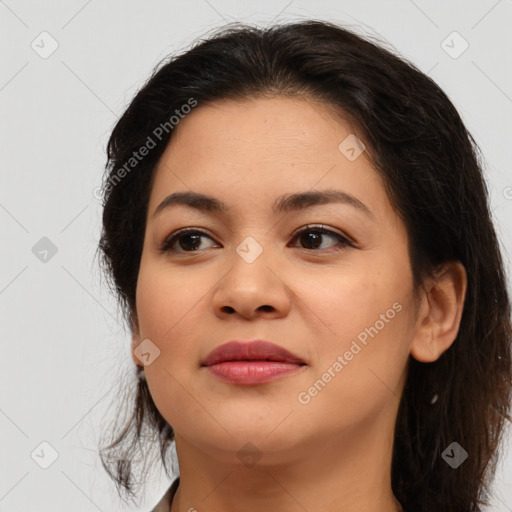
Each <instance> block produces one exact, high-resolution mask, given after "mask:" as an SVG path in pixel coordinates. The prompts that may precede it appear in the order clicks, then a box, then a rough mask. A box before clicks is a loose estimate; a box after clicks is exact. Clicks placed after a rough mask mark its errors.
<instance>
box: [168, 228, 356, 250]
mask: <svg viewBox="0 0 512 512" xmlns="http://www.w3.org/2000/svg"><path fill="white" fill-rule="evenodd" d="M315 229H317V230H320V231H324V232H323V233H322V234H324V235H328V236H334V237H339V238H341V239H342V240H344V241H345V242H346V243H347V244H348V245H351V246H355V245H356V243H357V242H356V241H355V240H354V239H353V238H351V237H350V236H348V235H346V234H345V233H343V232H338V231H337V230H335V229H334V228H331V227H329V226H326V225H325V224H306V225H305V226H301V227H300V228H298V229H296V230H295V231H294V232H293V234H292V235H291V238H292V240H293V239H295V238H296V237H297V236H298V235H300V234H301V233H302V232H304V231H314V230H315ZM186 233H191V234H199V235H201V236H207V237H208V238H210V239H211V240H213V241H215V242H216V240H215V237H214V236H212V235H210V234H209V233H208V232H206V231H205V230H204V228H194V227H186V228H181V229H178V230H176V231H174V232H173V233H171V234H170V235H168V236H167V237H166V238H165V239H164V241H163V243H162V246H166V245H167V244H170V243H173V244H174V243H175V242H176V239H177V238H178V237H179V236H180V235H183V234H186ZM216 243H219V242H216ZM178 252H193V251H178Z"/></svg>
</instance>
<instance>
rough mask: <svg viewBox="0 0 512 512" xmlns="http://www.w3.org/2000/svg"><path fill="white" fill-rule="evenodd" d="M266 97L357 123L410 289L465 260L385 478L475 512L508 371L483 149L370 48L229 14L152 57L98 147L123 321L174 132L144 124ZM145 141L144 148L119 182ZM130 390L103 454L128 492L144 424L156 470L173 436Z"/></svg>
mask: <svg viewBox="0 0 512 512" xmlns="http://www.w3.org/2000/svg"><path fill="white" fill-rule="evenodd" d="M275 95H281V96H290V97H302V98H305V99H308V100H317V101H321V102H323V103H324V104H327V105H329V106H330V107H331V108H332V110H333V111H334V112H336V113H339V115H340V116H341V117H342V118H343V119H345V120H348V121H349V122H350V123H351V124H352V125H353V126H354V127H355V128H356V130H357V134H358V137H359V138H360V139H361V140H362V141H364V144H365V145H366V155H367V156H368V157H369V158H370V160H371V161H372V164H373V165H374V166H375V169H376V170H377V171H378V172H379V174H380V175H381V177H382V179H383V182H384V183H385V186H386V189H387V192H388V194H389V197H390V199H391V201H392V203H393V206H394V208H395V209H396V211H397V213H398V214H399V215H400V217H401V218H402V219H403V221H404V223H405V225H406V228H407V232H408V238H409V250H410V258H411V266H412V270H413V276H414V286H415V290H417V289H418V287H419V286H421V283H422V282H423V279H424V278H425V277H426V276H428V275H432V274H433V273H434V272H435V270H436V269H437V268H438V267H439V266H440V265H441V264H442V263H443V262H447V261H454V260H457V261H460V262H462V264H463V265H464V267H465V269H466V272H467V276H468V288H467V294H466V299H465V304H464V311H463V315H462V319H461V325H460V330H459V333H458V336H457V338H456V340H455V342H454V343H453V344H452V346H451V347H450V348H449V349H448V350H447V351H446V352H445V353H443V355H442V356H441V357H440V358H439V359H438V360H437V361H435V362H433V363H428V364H425V363H420V362H418V361H416V360H414V359H412V358H410V361H409V368H408V376H407V381H406V384H405V388H404V391H403V395H402V398H401V403H400V408H399V412H398V418H397V423H396V430H395V442H394V451H393V461H392V487H393V492H394V493H395V495H396V496H397V498H398V499H399V500H400V502H401V503H402V505H403V506H404V508H405V509H406V510H410V511H415V512H427V511H428V512H431V511H432V510H435V511H437V512H442V511H445V512H468V511H480V510H482V508H481V507H482V505H483V504H484V503H485V502H486V500H488V499H489V496H490V494H489V491H490V483H491V478H492V476H493V475H494V472H495V469H496V462H497V460H498V459H497V457H498V447H499V446H500V442H501V440H502V438H503V433H504V427H505V425H506V423H505V420H507V419H508V420H510V417H509V407H510V398H511V375H512V373H511V372H512V370H511V358H510V347H511V339H512V328H511V319H510V302H509V297H508V294H507V289H506V279H505V275H504V268H503V262H502V258H501V255H500V249H499V244H498V241H497V238H496V234H495V230H494V227H493V223H492V219H491V214H490V210H489V199H488V191H487V188H486V184H485V181H484V178H483V175H482V167H483V164H482V163H481V154H480V150H479V148H478V146H477V144H476V142H475V141H474V139H473V138H472V136H471V134H470V133H468V131H467V129H466V128H465V126H464V124H463V122H462V120H461V118H460V116H459V114H458V113H457V111H456V109H455V107H454V106H453V104H452V103H451V102H450V100H449V99H448V97H447V96H446V95H445V94H444V93H443V91H442V90H441V89H440V88H439V87H438V86H437V85H436V84H435V82H434V81H433V80H431V79H430V78H429V77H428V76H426V75H425V74H423V73H422V72H421V71H419V70H418V69H417V68H416V67H415V66H414V65H413V64H412V63H409V62H408V61H406V60H405V59H403V58H402V57H399V56H397V55H395V53H394V52H393V51H392V50H388V49H385V48H384V47H383V46H382V44H380V45H379V44H376V43H374V42H372V41H371V40H370V38H369V37H362V36H358V35H356V34H355V33H353V32H351V31H350V30H347V29H345V28H343V27H341V26H338V25H336V24H334V23H327V22H323V21H314V20H312V21H301V22H295V23H288V24H282V25H274V26H272V27H269V28H257V27H253V26H250V25H242V24H238V23H235V24H230V25H228V26H226V27H223V28H222V29H221V30H219V31H217V32H216V33H215V34H213V36H211V37H209V38H208V39H206V40H203V41H201V42H198V43H196V44H195V45H194V46H192V48H191V49H189V50H187V51H185V52H183V53H182V54H180V55H177V56H172V57H170V58H169V59H167V60H164V62H162V63H160V65H159V66H157V68H156V69H155V71H154V72H153V74H152V76H151V77H150V78H149V80H148V81H147V82H146V84H145V85H144V86H143V87H142V88H141V90H140V91H139V92H138V93H137V95H136V96H135V98H134V99H133V101H132V102H131V103H130V105H129V106H128V108H127V109H126V111H125V112H124V114H123V115H122V117H121V119H120V120H119V121H118V122H117V124H116V126H115V128H114V129H113V132H112V134H111V137H110V140H109V142H108V151H107V152H108V163H107V172H106V174H105V178H104V184H103V191H104V196H103V201H104V202H103V206H104V210H103V231H102V234H101V240H100V243H99V249H100V250H101V256H102V258H101V263H102V265H103V269H104V271H105V274H106V275H107V276H108V277H109V278H110V283H111V285H112V286H113V288H114V289H115V292H116V293H117V295H118V298H119V301H120V305H121V307H122V310H123V312H124V314H125V319H126V321H127V323H128V324H129V325H130V326H132V324H131V323H130V322H131V321H132V315H133V314H134V313H135V291H136V286H137V276H138V270H139V264H140V258H141V252H142V245H143V239H144V231H145V222H146V211H147V206H148V200H149V195H150V192H151V186H152V177H153V176H154V171H155V168H156V165H157V163H158V161H159V158H160V156H161V155H162V152H163V151H164V149H165V147H166V145H167V143H168V142H169V140H170V138H171V136H172V129H171V128H170V127H169V123H168V125H165V126H167V128H168V130H167V131H166V130H160V131H159V132H157V133H159V134H160V137H156V136H155V129H156V128H157V127H158V126H160V127H161V126H163V123H166V122H168V121H169V119H170V118H171V116H173V113H175V112H176V111H180V112H181V110H180V109H182V107H183V105H186V104H187V103H189V102H190V99H191V98H193V100H194V101H197V103H198V105H199V106H200V105H204V104H206V103H208V102H213V101H216V100H221V99H235V100H236V99H240V100H243V99H246V98H254V97H272V96H275ZM192 115H193V114H192ZM160 132H162V133H160ZM152 134H153V135H152ZM150 136H151V137H152V139H153V142H155V147H153V148H152V149H151V151H150V152H149V153H148V154H147V156H145V157H144V158H143V159H141V160H140V161H138V162H137V164H136V166H135V167H134V168H133V170H131V169H130V171H129V172H128V171H127V172H125V173H123V177H122V179H118V178H119V169H120V168H122V167H123V166H126V163H127V162H128V161H129V159H130V158H131V157H132V155H133V152H134V151H137V150H138V149H139V148H140V147H141V146H143V145H144V144H146V143H147V141H148V137H150ZM156 139H158V140H156ZM125 169H126V167H125ZM115 176H117V178H116V180H115V182H114V180H113V178H114V177H115ZM436 394H437V395H438V399H437V402H435V403H434V404H432V403H431V399H432V397H433V396H434V395H436ZM128 397H129V399H130V400H131V402H130V405H129V407H130V410H131V411H132V414H131V416H130V417H129V418H127V419H126V421H125V422H124V424H123V425H122V428H121V430H120V431H117V432H116V433H114V434H111V435H110V443H109V445H108V446H106V447H104V448H102V449H101V450H100V453H101V457H102V462H103V465H104V467H105V469H106V470H107V471H108V472H109V474H110V475H111V476H112V477H113V478H114V480H115V482H116V483H117V485H118V489H119V490H120V491H121V490H123V491H126V493H127V494H130V495H133V489H134V484H135V483H136V482H137V480H136V479H134V467H135V461H136V460H137V457H136V454H139V455H140V454H142V459H144V457H145V455H144V454H145V453H147V451H148V450H149V445H150V444H151V443H150V442H147V443H144V442H143V441H144V440H145V439H146V438H145V436H144V432H149V433H154V436H155V437H154V439H155V440H156V441H157V443H156V444H157V445H158V446H159V451H160V455H161V460H162V462H163V465H164V467H165V469H166V471H167V462H166V459H167V455H168V448H169V446H170V443H171V441H172V440H173V430H172V427H171V426H170V425H168V423H167V422H166V421H165V419H164V418H163V417H162V416H161V415H160V413H159V411H158V410H157V409H156V407H155V405H154V403H153V401H152V399H151V395H150V393H149V390H148V387H147V384H146V382H145V381H144V380H139V382H138V384H137V389H136V396H135V399H133V397H130V396H129V395H128ZM453 441H456V442H457V443H459V444H460V445H461V446H462V447H463V448H464V449H465V450H466V451H467V452H468V454H469V457H468V458H467V460H466V461H465V462H464V463H463V464H462V465H460V466H459V467H458V468H457V469H453V468H452V467H450V466H449V465H448V464H447V463H446V462H445V461H444V460H443V458H442V457H441V454H442V452H443V450H444V449H445V448H446V447H448V446H449V445H450V444H451V443H452V442H453ZM146 469H147V467H146ZM143 476H144V471H142V474H141V475H139V477H141V478H143Z"/></svg>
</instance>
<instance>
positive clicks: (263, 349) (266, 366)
mask: <svg viewBox="0 0 512 512" xmlns="http://www.w3.org/2000/svg"><path fill="white" fill-rule="evenodd" d="M305 365H306V363H305V362H304V361H303V360H302V359H301V358H300V357H298V356H296V355H295V354H292V353H291V352H289V351H288V350H286V349H285V348H283V347H280V346H279V345H276V344H274V343H271V342H269V341H264V340H254V341H250V342H242V341H230V342H229V343H225V344H224V345H221V346H220V347H217V348H216V349H214V350H213V351H212V352H210V354H208V356H207V357H206V359H205V360H204V361H203V363H202V365H201V366H206V367H207V368H208V369H209V370H210V371H211V372H212V373H213V374H214V375H215V376H216V377H218V378H220V379H221V380H224V381H226V382H231V383H236V384H262V383H264V382H269V381H272V380H274V379H277V378H280V377H282V376H284V375H287V374H289V373H292V372H295V371H297V370H299V369H300V368H302V367H303V366H305Z"/></svg>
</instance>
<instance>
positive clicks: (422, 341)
mask: <svg viewBox="0 0 512 512" xmlns="http://www.w3.org/2000/svg"><path fill="white" fill-rule="evenodd" d="M466 289H467V275H466V270H465V268H464V266H463V265H462V263H460V262H459V261H452V262H447V263H445V264H444V265H442V267H441V269H440V270H439V271H438V273H437V274H436V276H435V277H434V278H430V279H428V280H427V282H426V283H425V285H424V287H423V288H422V290H421V296H420V306H419V308H418V311H419V313H418V317H417V320H416V329H415V335H414V339H413V342H412V345H411V355H412V356H413V357H414V359H416V360H417V361H421V362H423V363H432V362H434V361H436V360H437V359H438V358H439V357H440V356H441V354H442V353H443V352H444V351H445V350H447V349H448V348H449V347H450V346H451V344H452V343H453V342H454V341H455V338H456V337H457V334H458V332H459V326H460V319H461V318H462V311H463V308H464V299H465V297H466Z"/></svg>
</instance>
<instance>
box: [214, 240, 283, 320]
mask: <svg viewBox="0 0 512 512" xmlns="http://www.w3.org/2000/svg"><path fill="white" fill-rule="evenodd" d="M257 236H258V235H256V236H252V235H247V236H246V237H245V238H243V240H242V241H241V242H240V243H239V244H238V245H237V246H236V247H235V251H234V254H232V255H231V257H230V258H229V264H230V269H229V271H228V272H227V274H226V275H225V276H224V277H223V278H222V279H221V281H220V282H219V284H218V286H217V288H216V290H215V293H214V296H213V307H214V309H215V311H216V313H218V314H220V313H225V312H228V311H229V312H231V313H232V312H238V313H240V314H241V315H243V316H253V315H254V314H257V312H258V311H266V312H269V311H271V312H272V314H278V315H279V314H285V313H286V312H287V311H288V309H289V297H288V293H287V290H286V285H285V283H284V281H283V280H282V279H280V278H279V277H278V276H277V275H276V271H275V269H274V268H273V266H275V265H273V263H272V262H273V261H275V258H274V257H273V255H272V254H271V248H270V245H269V244H266V245H265V246H264V245H263V238H264V236H263V233H262V234H261V235H260V236H259V237H258V238H260V240H261V242H262V243H260V242H259V241H258V240H257V238H256V237H257Z"/></svg>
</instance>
